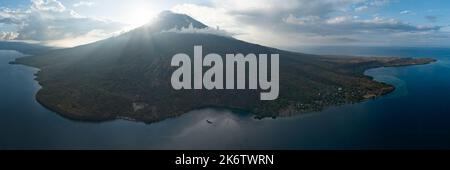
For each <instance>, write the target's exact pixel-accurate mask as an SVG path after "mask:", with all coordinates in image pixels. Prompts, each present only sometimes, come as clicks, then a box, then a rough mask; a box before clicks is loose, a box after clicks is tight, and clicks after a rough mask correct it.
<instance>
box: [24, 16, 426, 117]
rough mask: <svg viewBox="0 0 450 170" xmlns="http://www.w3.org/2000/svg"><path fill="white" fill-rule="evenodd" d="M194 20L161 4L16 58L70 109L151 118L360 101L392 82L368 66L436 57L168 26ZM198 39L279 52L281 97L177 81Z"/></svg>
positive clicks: (262, 113)
mask: <svg viewBox="0 0 450 170" xmlns="http://www.w3.org/2000/svg"><path fill="white" fill-rule="evenodd" d="M188 27H192V28H194V29H206V28H208V27H207V26H206V25H205V24H203V23H201V22H199V21H197V20H195V19H193V18H191V17H189V16H187V15H183V14H176V13H172V12H163V13H161V14H160V15H159V17H158V19H157V20H156V21H154V22H152V23H149V24H147V25H144V26H142V27H140V28H137V29H135V30H132V31H130V32H127V33H124V34H122V35H119V36H115V37H111V38H108V39H105V40H101V41H98V42H94V43H91V44H87V45H82V46H78V47H74V48H68V49H57V50H53V51H50V52H48V53H45V54H40V55H36V56H30V57H24V58H19V59H17V61H16V63H20V64H25V65H30V66H34V67H37V68H40V70H41V71H40V72H39V73H38V74H37V80H38V81H39V83H40V84H41V85H42V89H41V90H40V91H39V92H38V93H37V95H36V98H37V100H38V101H39V102H40V103H41V104H42V105H44V106H46V107H47V108H49V109H51V110H54V111H56V112H57V113H59V114H61V115H62V116H64V117H67V118H71V119H77V120H85V121H104V120H111V119H116V118H124V117H125V118H129V119H134V120H137V121H143V122H147V123H150V122H154V121H160V120H163V119H166V118H169V117H174V116H178V115H181V114H183V113H186V112H188V111H191V110H193V109H198V108H203V107H222V108H231V109H240V110H245V111H248V112H251V113H253V114H255V115H256V116H257V117H260V118H262V117H276V116H290V115H295V114H300V113H306V112H312V111H318V110H321V109H323V108H324V107H327V106H331V105H340V104H346V103H353V102H360V101H363V100H367V99H369V98H375V97H377V96H380V95H383V94H386V93H389V92H391V91H393V90H394V87H393V86H391V85H388V84H385V83H380V82H376V81H373V80H372V79H371V78H370V77H367V76H365V75H363V73H364V71H365V70H367V69H370V68H375V67H383V66H405V65H414V64H427V63H430V62H432V61H434V60H433V59H423V58H422V59H411V58H396V57H387V58H382V57H348V56H347V57H344V56H320V55H310V54H302V53H296V52H289V51H284V50H279V49H275V48H270V47H265V46H261V45H257V44H252V43H248V42H244V41H241V40H237V39H235V38H232V37H228V36H220V35H215V34H208V33H201V31H200V32H199V33H195V32H193V33H191V32H177V31H167V30H174V29H175V30H176V29H182V28H188ZM196 45H202V46H203V52H204V53H205V54H208V53H217V54H218V55H220V56H226V54H237V53H241V54H242V55H245V56H246V55H248V54H252V53H253V54H279V57H280V58H279V78H280V80H279V95H278V98H277V99H276V100H270V101H265V100H260V94H261V93H263V91H262V89H256V90H245V91H237V90H214V91H209V90H206V89H202V90H182V91H178V90H175V89H173V87H172V85H171V76H172V73H173V72H174V71H175V69H176V68H174V67H172V66H171V59H172V56H174V55H176V54H178V53H185V54H187V55H188V56H190V60H191V61H193V60H194V59H193V57H192V56H194V49H193V47H194V46H196ZM222 60H223V61H226V59H225V58H222ZM235 71H236V70H235ZM203 74H204V73H203Z"/></svg>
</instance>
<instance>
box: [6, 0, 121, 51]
mask: <svg viewBox="0 0 450 170" xmlns="http://www.w3.org/2000/svg"><path fill="white" fill-rule="evenodd" d="M0 24H8V25H14V26H15V27H17V31H16V32H15V35H16V36H14V39H16V40H36V41H41V42H50V41H59V40H64V39H68V38H77V37H82V36H90V37H93V36H92V35H91V34H92V33H98V31H97V32H92V31H93V30H101V31H102V32H105V33H113V32H116V31H118V30H120V29H122V25H121V24H119V23H115V22H112V21H108V20H100V19H95V18H90V17H84V16H81V15H79V14H78V13H77V12H75V11H74V10H70V9H67V8H66V7H65V6H64V5H63V4H62V3H61V2H59V1H57V0H32V1H31V6H30V7H29V8H28V9H26V10H11V9H0ZM101 35H105V34H101ZM9 37H11V36H9ZM102 38H106V37H101V38H100V37H99V39H102ZM99 39H97V40H99Z"/></svg>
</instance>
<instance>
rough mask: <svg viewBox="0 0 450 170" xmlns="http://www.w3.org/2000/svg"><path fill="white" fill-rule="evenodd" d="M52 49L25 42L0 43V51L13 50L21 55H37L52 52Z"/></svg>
mask: <svg viewBox="0 0 450 170" xmlns="http://www.w3.org/2000/svg"><path fill="white" fill-rule="evenodd" d="M53 49H54V48H53V47H49V46H45V45H40V44H31V43H25V42H14V41H0V50H15V51H18V52H21V53H23V54H28V55H38V54H43V53H45V52H48V51H50V50H53Z"/></svg>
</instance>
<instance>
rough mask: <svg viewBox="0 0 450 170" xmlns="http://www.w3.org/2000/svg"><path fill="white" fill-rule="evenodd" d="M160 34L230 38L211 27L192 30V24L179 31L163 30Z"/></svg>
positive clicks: (225, 33)
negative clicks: (172, 33) (205, 35)
mask: <svg viewBox="0 0 450 170" xmlns="http://www.w3.org/2000/svg"><path fill="white" fill-rule="evenodd" d="M162 32H174V33H181V34H212V35H219V36H223V37H231V34H230V33H228V32H226V31H224V30H221V29H219V28H216V29H214V28H211V27H206V28H202V29H199V28H194V26H192V23H191V24H190V25H189V26H188V27H183V28H181V29H178V28H176V27H175V28H172V29H169V30H164V31H162Z"/></svg>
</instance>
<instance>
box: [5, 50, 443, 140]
mask: <svg viewBox="0 0 450 170" xmlns="http://www.w3.org/2000/svg"><path fill="white" fill-rule="evenodd" d="M302 51H307V52H311V53H325V54H326V53H330V54H333V53H334V54H339V53H341V54H354V55H379V56H410V57H435V58H437V59H439V61H438V62H437V63H434V64H430V65H422V66H412V67H400V68H377V69H372V70H368V71H367V72H366V74H368V75H371V76H374V77H375V79H376V80H379V81H384V82H388V83H391V84H394V85H396V87H397V90H396V91H395V92H393V93H391V94H389V95H386V96H383V97H381V98H379V99H376V100H371V101H367V102H363V103H359V104H353V105H344V106H339V107H332V108H328V109H326V110H324V111H322V112H320V113H312V114H307V115H301V116H295V117H291V118H278V119H264V120H255V119H253V118H252V116H251V115H249V114H246V113H233V112H231V111H228V110H220V109H203V110H196V111H192V112H190V113H188V114H185V115H183V116H180V117H177V118H172V119H169V120H165V121H162V122H158V123H153V124H143V123H136V122H130V121H125V120H116V121H110V122H104V123H87V122H76V121H71V120H67V119H64V118H62V117H60V116H58V115H57V114H55V113H53V112H51V111H49V110H47V109H45V108H43V107H42V106H41V105H39V104H38V103H37V102H36V101H35V99H34V95H35V93H36V92H37V90H38V89H39V88H40V86H39V85H38V84H37V82H36V81H34V80H33V79H34V75H33V74H34V73H35V72H36V71H37V70H36V69H34V68H30V67H25V66H21V65H10V64H8V62H10V61H13V60H14V58H16V57H21V56H22V54H20V53H17V52H14V51H0V80H1V83H0V148H1V149H380V148H450V60H449V59H450V58H449V57H450V50H448V49H436V48H351V50H349V49H345V48H342V47H340V48H337V47H329V48H316V49H314V48H309V49H302ZM206 120H211V121H213V122H214V123H213V124H209V123H207V122H206Z"/></svg>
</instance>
